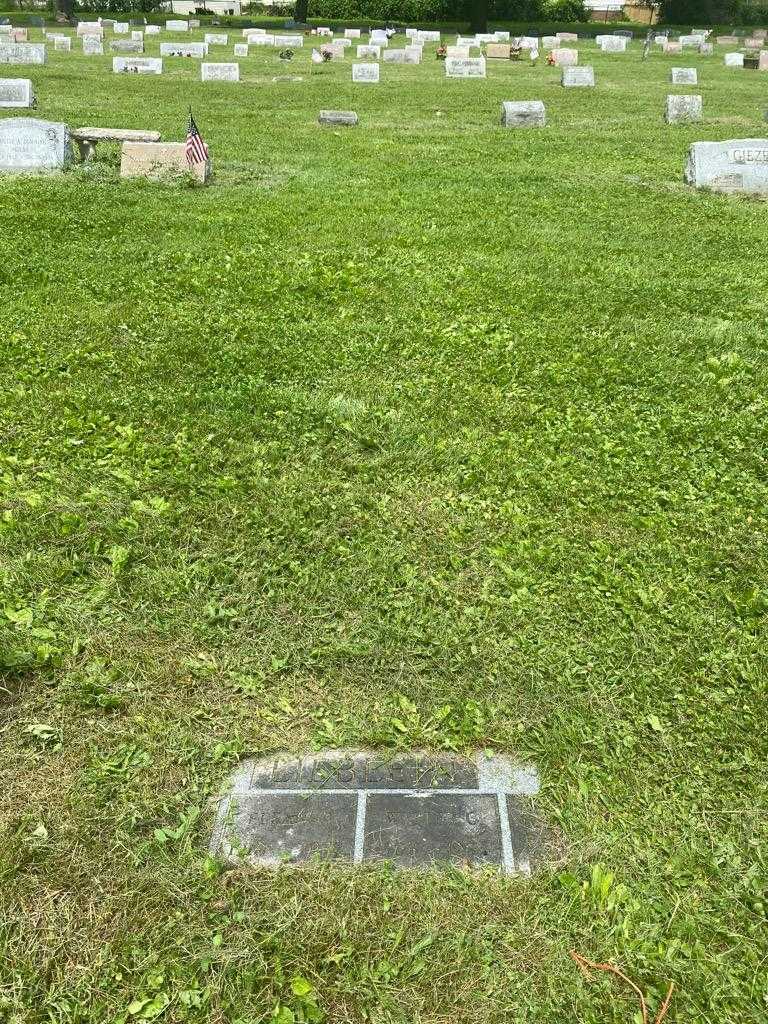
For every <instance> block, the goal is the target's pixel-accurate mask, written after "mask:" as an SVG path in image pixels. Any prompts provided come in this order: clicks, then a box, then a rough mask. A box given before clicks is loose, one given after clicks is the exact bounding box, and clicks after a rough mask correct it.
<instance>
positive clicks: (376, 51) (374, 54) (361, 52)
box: [357, 43, 381, 60]
mask: <svg viewBox="0 0 768 1024" xmlns="http://www.w3.org/2000/svg"><path fill="white" fill-rule="evenodd" d="M379 57H381V47H380V46H371V45H370V43H367V44H366V43H364V44H362V45H360V46H358V48H357V58H358V60H362V59H364V58H367V59H370V60H378V59H379Z"/></svg>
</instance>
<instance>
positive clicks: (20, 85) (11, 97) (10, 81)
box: [0, 78, 35, 107]
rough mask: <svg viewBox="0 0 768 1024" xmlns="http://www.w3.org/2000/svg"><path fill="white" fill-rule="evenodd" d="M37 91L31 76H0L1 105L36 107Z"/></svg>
mask: <svg viewBox="0 0 768 1024" xmlns="http://www.w3.org/2000/svg"><path fill="white" fill-rule="evenodd" d="M34 105H35V92H34V89H33V88H32V82H31V81H30V79H29V78H0V107H34Z"/></svg>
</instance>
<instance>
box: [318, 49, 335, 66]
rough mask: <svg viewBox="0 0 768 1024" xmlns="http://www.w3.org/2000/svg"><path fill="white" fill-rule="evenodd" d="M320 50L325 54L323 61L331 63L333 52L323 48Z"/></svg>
mask: <svg viewBox="0 0 768 1024" xmlns="http://www.w3.org/2000/svg"><path fill="white" fill-rule="evenodd" d="M320 52H321V53H322V55H323V63H324V64H328V63H330V61H332V60H333V54H332V53H331V51H330V50H321V51H320Z"/></svg>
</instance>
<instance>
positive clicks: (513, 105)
mask: <svg viewBox="0 0 768 1024" xmlns="http://www.w3.org/2000/svg"><path fill="white" fill-rule="evenodd" d="M546 123H547V114H546V110H545V108H544V104H543V103H542V101H541V100H505V101H504V102H503V103H502V104H501V124H502V127H504V128H543V127H544V126H545V125H546Z"/></svg>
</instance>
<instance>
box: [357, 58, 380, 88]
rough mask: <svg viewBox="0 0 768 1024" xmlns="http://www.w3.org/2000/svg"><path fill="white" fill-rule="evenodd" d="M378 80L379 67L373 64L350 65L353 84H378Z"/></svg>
mask: <svg viewBox="0 0 768 1024" xmlns="http://www.w3.org/2000/svg"><path fill="white" fill-rule="evenodd" d="M378 80H379V65H378V64H375V63H370V62H369V63H366V64H353V65H352V81H353V82H374V83H375V82H378Z"/></svg>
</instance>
